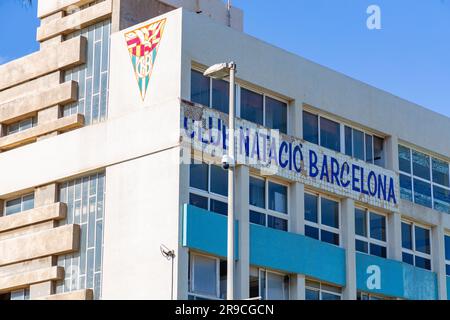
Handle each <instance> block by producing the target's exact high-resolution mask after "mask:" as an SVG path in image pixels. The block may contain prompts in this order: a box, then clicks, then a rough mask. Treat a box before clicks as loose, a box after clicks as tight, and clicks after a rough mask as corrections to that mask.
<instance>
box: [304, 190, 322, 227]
mask: <svg viewBox="0 0 450 320" xmlns="http://www.w3.org/2000/svg"><path fill="white" fill-rule="evenodd" d="M305 220H307V221H311V222H315V223H318V222H319V220H318V215H317V197H316V196H314V195H311V194H308V193H305Z"/></svg>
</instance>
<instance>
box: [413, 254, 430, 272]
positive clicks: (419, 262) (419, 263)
mask: <svg viewBox="0 0 450 320" xmlns="http://www.w3.org/2000/svg"><path fill="white" fill-rule="evenodd" d="M415 259H416V264H415V266H416V267H418V268H422V269H426V270H431V260H430V259H426V258H422V257H418V256H416V257H415Z"/></svg>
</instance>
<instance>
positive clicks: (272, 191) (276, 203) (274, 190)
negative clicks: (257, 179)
mask: <svg viewBox="0 0 450 320" xmlns="http://www.w3.org/2000/svg"><path fill="white" fill-rule="evenodd" d="M269 209H270V210H274V211H277V212H281V213H286V214H287V187H286V186H283V185H281V184H277V183H273V182H269Z"/></svg>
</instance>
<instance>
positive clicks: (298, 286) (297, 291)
mask: <svg viewBox="0 0 450 320" xmlns="http://www.w3.org/2000/svg"><path fill="white" fill-rule="evenodd" d="M289 280H290V288H289V289H290V290H289V293H290V297H289V299H290V300H305V281H306V280H305V276H304V275H302V274H294V275H291V277H290V278H289Z"/></svg>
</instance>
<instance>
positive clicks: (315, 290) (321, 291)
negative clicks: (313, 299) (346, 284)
mask: <svg viewBox="0 0 450 320" xmlns="http://www.w3.org/2000/svg"><path fill="white" fill-rule="evenodd" d="M308 282H313V283H316V284H318V285H319V287H318V288H315V287H312V286H310V285H308ZM323 286H328V287H335V288H337V289H340V291H341V292H340V293H336V292H333V291H330V290H327V289H323ZM306 290H310V291H314V292H318V293H319V301H324V300H323V299H322V293H327V294H331V295H334V296H339V300H342V297H343V293H342V288H341V287H337V286H335V285H332V284H327V283H325V282H321V281H317V280H313V279H310V278H306V280H305V299H306Z"/></svg>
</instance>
